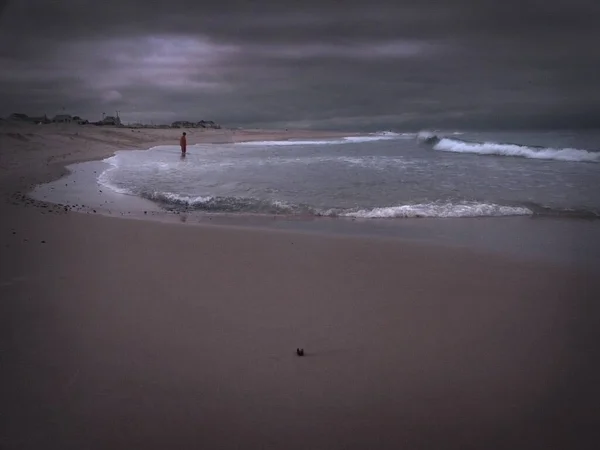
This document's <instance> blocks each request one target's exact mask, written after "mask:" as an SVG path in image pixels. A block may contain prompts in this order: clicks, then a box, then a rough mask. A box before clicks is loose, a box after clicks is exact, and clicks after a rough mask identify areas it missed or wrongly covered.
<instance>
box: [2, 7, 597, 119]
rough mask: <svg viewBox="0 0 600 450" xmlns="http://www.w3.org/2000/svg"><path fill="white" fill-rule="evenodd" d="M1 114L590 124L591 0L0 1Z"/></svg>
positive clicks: (593, 70)
mask: <svg viewBox="0 0 600 450" xmlns="http://www.w3.org/2000/svg"><path fill="white" fill-rule="evenodd" d="M0 8H1V10H0V14H1V16H0V115H1V116H6V115H8V114H10V113H12V112H23V113H26V114H31V115H35V114H44V113H46V114H48V115H50V116H53V115H54V114H56V113H60V112H61V110H62V108H63V107H64V108H65V111H66V112H68V113H72V114H78V115H81V116H83V117H85V118H88V119H90V120H98V119H100V118H101V117H102V112H106V113H107V114H109V115H110V114H114V111H115V110H119V111H120V115H121V117H122V119H123V121H124V122H136V121H141V122H150V121H154V122H155V123H156V122H166V123H170V122H172V121H175V120H201V119H205V120H215V121H217V122H219V123H221V124H223V125H224V126H262V127H269V126H270V127H318V128H332V129H336V128H337V129H341V128H344V129H348V128H357V129H361V130H365V129H366V130H378V129H421V128H460V129H476V128H491V129H494V128H523V127H525V128H529V127H536V128H537V127H562V128H565V127H591V126H596V125H598V126H599V128H600V0H569V1H568V0H544V1H540V0H369V1H366V0H361V1H356V0H336V1H334V0H301V1H292V0H255V1H249V0H246V1H243V0H214V1H212V2H207V1H205V0H137V1H136V0H93V1H90V0H8V1H6V0H0Z"/></svg>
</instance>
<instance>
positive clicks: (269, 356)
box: [0, 125, 600, 449]
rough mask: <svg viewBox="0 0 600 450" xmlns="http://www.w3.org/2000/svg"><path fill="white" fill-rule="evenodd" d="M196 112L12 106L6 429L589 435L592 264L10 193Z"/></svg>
mask: <svg viewBox="0 0 600 450" xmlns="http://www.w3.org/2000/svg"><path fill="white" fill-rule="evenodd" d="M181 131H182V130H162V129H142V130H130V129H126V128H123V129H115V128H103V127H93V126H84V127H77V126H64V127H63V126H60V125H48V126H19V127H18V126H6V125H5V126H2V127H0V196H1V202H0V214H1V216H2V221H1V225H0V248H1V249H2V251H1V252H0V263H1V266H0V267H1V270H0V298H1V301H0V358H1V359H0V367H1V372H0V373H1V374H2V383H1V384H0V405H2V406H1V412H2V413H1V414H0V448H2V449H39V448H48V447H49V448H60V449H70V448H73V449H82V448H88V449H119V448H123V449H125V448H127V449H137V448H140V449H141V448H144V449H163V448H177V449H198V448H206V449H234V448H244V449H259V448H260V449H266V448H269V449H271V448H272V449H367V448H369V449H399V448H406V449H417V448H419V449H421V448H422V449H426V448H427V449H429V448H440V449H470V448H473V449H482V448H485V449H509V448H510V449H516V448H524V449H538V448H539V449H542V448H543V449H548V448H569V449H583V448H595V447H596V445H594V444H593V442H595V441H596V440H597V438H598V437H599V436H598V434H599V432H598V424H599V420H600V419H599V416H598V401H599V400H600V388H599V387H598V383H597V380H598V377H599V376H600V366H599V365H600V363H599V362H598V361H600V360H599V359H598V357H599V356H600V345H599V344H598V343H599V342H600V327H599V326H598V325H599V324H600V306H599V303H598V299H599V298H600V282H599V281H598V276H597V275H598V272H597V271H594V270H589V271H583V270H579V269H576V268H575V267H570V266H568V265H558V264H550V263H548V264H544V263H532V262H529V261H522V260H518V259H513V258H508V257H500V256H496V255H489V254H486V253H484V252H475V251H469V250H467V249H454V248H449V247H443V246H434V245H427V244H423V243H419V242H411V241H401V240H392V239H375V238H373V239H367V238H363V237H349V236H345V237H336V236H319V235H308V234H300V233H294V232H289V231H275V230H263V229H260V228H256V229H241V228H236V227H219V226H211V225H190V224H182V223H181V224H178V223H161V222H153V221H149V220H148V221H143V220H127V219H121V218H112V217H106V216H101V215H99V214H80V213H76V212H71V211H68V212H66V211H64V210H63V209H62V208H57V207H51V206H50V207H48V205H44V204H41V203H38V204H35V205H32V204H23V202H20V201H15V198H16V197H18V196H19V195H22V194H23V193H26V192H28V191H29V190H30V189H31V188H32V187H34V186H35V185H36V184H39V183H43V182H47V181H50V180H52V179H56V178H57V177H60V176H61V175H62V174H64V173H66V170H65V168H64V166H65V165H67V164H71V163H74V162H80V161H87V160H92V159H102V158H105V157H107V156H110V155H111V154H112V153H113V152H114V151H116V150H127V149H144V148H149V147H152V146H156V145H164V144H170V145H173V144H176V143H177V139H178V137H179V135H180V133H181ZM186 131H188V144H190V145H191V144H194V143H200V142H203V143H211V142H214V143H219V142H238V141H243V140H251V139H254V140H266V139H286V138H310V137H315V136H318V137H336V136H342V135H343V136H347V135H348V133H336V132H314V131H312V132H311V131H287V132H286V131H271V132H269V131H261V130H246V131H244V130H236V131H235V132H233V131H231V130H206V131H200V130H186ZM298 347H301V348H303V349H304V350H305V352H306V355H305V356H304V357H298V356H296V354H295V350H296V348H298Z"/></svg>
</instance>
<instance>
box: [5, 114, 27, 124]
mask: <svg viewBox="0 0 600 450" xmlns="http://www.w3.org/2000/svg"><path fill="white" fill-rule="evenodd" d="M8 120H20V121H26V122H28V121H29V116H28V115H27V114H21V113H12V114H11V115H10V116H8Z"/></svg>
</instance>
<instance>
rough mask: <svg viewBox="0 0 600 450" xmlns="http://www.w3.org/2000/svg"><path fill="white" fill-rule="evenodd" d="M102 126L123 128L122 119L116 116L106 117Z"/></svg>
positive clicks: (101, 123)
mask: <svg viewBox="0 0 600 450" xmlns="http://www.w3.org/2000/svg"><path fill="white" fill-rule="evenodd" d="M100 125H113V126H121V118H119V117H114V116H106V117H105V118H104V119H102V121H101V122H100Z"/></svg>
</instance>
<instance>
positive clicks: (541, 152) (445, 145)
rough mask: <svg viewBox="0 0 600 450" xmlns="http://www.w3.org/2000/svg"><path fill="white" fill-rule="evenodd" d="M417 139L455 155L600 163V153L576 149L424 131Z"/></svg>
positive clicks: (435, 148)
mask: <svg viewBox="0 0 600 450" xmlns="http://www.w3.org/2000/svg"><path fill="white" fill-rule="evenodd" d="M417 138H418V139H419V140H420V141H422V142H424V143H427V144H430V145H432V146H433V149H434V150H438V151H443V152H453V153H474V154H479V155H496V156H516V157H522V158H530V159H545V160H555V161H573V162H592V163H597V162H600V152H592V151H588V150H582V149H576V148H549V147H531V146H526V145H518V144H502V143H497V142H467V141H462V140H459V139H455V138H447V137H440V136H438V135H436V134H435V133H432V132H427V131H423V132H420V133H419V134H418V135H417Z"/></svg>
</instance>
